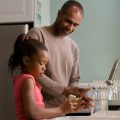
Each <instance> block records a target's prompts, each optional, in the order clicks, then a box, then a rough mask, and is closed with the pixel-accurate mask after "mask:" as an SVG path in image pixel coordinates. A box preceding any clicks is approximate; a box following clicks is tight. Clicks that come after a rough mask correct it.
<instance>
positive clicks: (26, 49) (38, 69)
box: [8, 34, 48, 77]
mask: <svg viewBox="0 0 120 120" xmlns="http://www.w3.org/2000/svg"><path fill="white" fill-rule="evenodd" d="M47 62H48V50H47V48H46V46H45V45H44V44H43V43H40V41H38V40H36V39H32V38H30V37H28V36H26V35H25V34H21V35H19V36H18V38H17V39H16V42H15V44H14V51H13V54H12V55H11V56H10V59H9V62H8V67H9V68H10V70H11V73H13V71H14V69H15V68H16V67H18V66H20V67H21V71H22V72H23V73H28V74H32V75H33V76H34V77H38V76H39V75H40V74H43V73H44V71H45V65H46V64H47Z"/></svg>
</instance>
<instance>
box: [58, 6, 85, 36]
mask: <svg viewBox="0 0 120 120" xmlns="http://www.w3.org/2000/svg"><path fill="white" fill-rule="evenodd" d="M82 18H83V15H82V13H81V12H80V10H79V8H78V7H76V6H73V7H71V8H69V9H68V10H67V11H66V12H65V13H63V12H60V13H59V14H58V17H57V22H56V23H57V24H56V33H57V34H58V35H61V36H66V35H68V34H70V33H72V32H73V31H75V29H76V28H77V26H78V25H79V24H80V23H81V20H82Z"/></svg>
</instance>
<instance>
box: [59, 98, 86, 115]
mask: <svg viewBox="0 0 120 120" xmlns="http://www.w3.org/2000/svg"><path fill="white" fill-rule="evenodd" d="M60 107H61V110H62V112H63V114H67V113H74V112H77V111H80V110H83V109H85V101H84V100H82V99H81V98H73V99H70V98H69V99H67V98H66V99H65V101H64V103H63V104H62V105H61V106H60Z"/></svg>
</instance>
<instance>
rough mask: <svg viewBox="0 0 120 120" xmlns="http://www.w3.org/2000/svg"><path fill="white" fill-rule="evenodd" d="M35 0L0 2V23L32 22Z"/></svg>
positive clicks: (2, 0) (4, 0)
mask: <svg viewBox="0 0 120 120" xmlns="http://www.w3.org/2000/svg"><path fill="white" fill-rule="evenodd" d="M34 6H35V0H0V23H16V22H32V21H34V12H35V10H34Z"/></svg>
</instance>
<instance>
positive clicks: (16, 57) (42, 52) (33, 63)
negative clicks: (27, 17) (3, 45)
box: [8, 34, 84, 120]
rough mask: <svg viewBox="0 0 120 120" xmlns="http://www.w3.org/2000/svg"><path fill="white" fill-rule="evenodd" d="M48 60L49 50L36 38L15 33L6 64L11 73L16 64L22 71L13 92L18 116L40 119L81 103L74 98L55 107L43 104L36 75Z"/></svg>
mask: <svg viewBox="0 0 120 120" xmlns="http://www.w3.org/2000/svg"><path fill="white" fill-rule="evenodd" d="M47 62H48V50H47V48H46V47H45V46H44V45H43V44H42V43H40V42H39V41H38V40H35V39H32V38H30V37H27V36H26V35H25V34H22V35H20V36H18V38H17V39H16V42H15V45H14V51H13V54H12V55H11V57H10V59H9V62H8V66H9V69H10V70H11V74H13V72H14V70H15V68H17V67H20V69H21V73H20V74H19V75H17V76H15V78H14V96H15V107H16V115H17V119H18V120H40V119H46V118H51V117H57V116H60V115H64V114H67V113H70V112H73V111H77V110H80V109H82V108H83V107H84V101H82V100H79V99H78V100H76V102H75V103H74V104H71V102H70V101H69V100H67V99H66V100H65V102H64V103H63V104H62V105H60V106H59V107H56V108H45V107H44V102H43V98H42V94H41V92H40V90H41V88H42V87H41V85H40V84H37V83H36V81H35V80H36V79H37V78H38V77H39V76H41V75H42V74H44V71H45V69H46V68H45V65H46V64H47Z"/></svg>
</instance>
